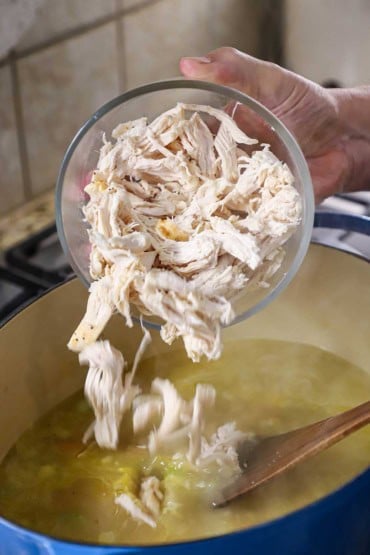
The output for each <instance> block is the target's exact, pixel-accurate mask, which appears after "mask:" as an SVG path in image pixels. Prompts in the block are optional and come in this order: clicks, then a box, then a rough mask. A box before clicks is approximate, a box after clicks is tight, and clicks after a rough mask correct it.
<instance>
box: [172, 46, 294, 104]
mask: <svg viewBox="0 0 370 555" xmlns="http://www.w3.org/2000/svg"><path fill="white" fill-rule="evenodd" d="M180 71H181V72H182V74H183V75H184V76H185V77H186V78H188V79H201V80H204V81H210V82H211V83H218V84H221V85H226V86H228V87H232V88H234V89H238V90H240V91H242V92H244V93H246V94H248V95H249V96H251V97H252V98H255V99H256V100H259V101H260V102H262V104H265V106H267V107H268V108H270V109H273V108H275V106H277V105H279V104H280V103H281V102H282V101H283V100H285V98H286V97H287V96H288V94H289V93H290V89H291V86H292V82H291V79H287V77H288V72H286V70H284V69H283V68H281V67H279V66H276V65H275V64H271V63H268V62H264V61H262V60H258V59H257V58H254V57H253V56H249V55H248V54H244V52H240V51H239V50H236V49H235V48H231V47H222V48H218V49H217V50H213V51H212V52H209V53H208V54H207V56H205V57H203V56H202V57H198V58H192V57H190V58H189V57H188V58H186V57H185V58H182V59H181V60H180Z"/></svg>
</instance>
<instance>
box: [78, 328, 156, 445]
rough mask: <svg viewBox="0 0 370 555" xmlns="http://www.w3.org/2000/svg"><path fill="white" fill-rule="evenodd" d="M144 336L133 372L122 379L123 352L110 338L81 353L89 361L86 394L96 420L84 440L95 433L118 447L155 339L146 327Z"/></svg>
mask: <svg viewBox="0 0 370 555" xmlns="http://www.w3.org/2000/svg"><path fill="white" fill-rule="evenodd" d="M143 332H144V336H143V339H142V340H141V343H140V346H139V348H138V350H137V352H136V356H135V360H134V363H133V365H132V370H131V372H128V373H126V375H125V380H124V383H123V381H122V377H123V370H124V365H125V361H124V359H123V356H122V354H121V353H120V352H119V351H118V350H117V349H115V348H114V347H112V346H111V344H110V343H109V341H97V342H95V343H92V344H90V345H88V346H87V347H85V348H84V349H83V351H82V352H81V353H80V355H79V361H80V364H87V365H89V371H88V373H87V377H86V381H85V396H86V398H87V400H88V401H89V403H90V405H91V407H92V408H93V410H94V415H95V420H94V422H93V423H92V424H91V426H90V427H89V428H88V429H87V431H86V433H85V436H84V442H86V441H88V440H89V439H90V437H91V436H93V435H94V436H95V440H96V443H97V444H98V445H99V447H105V448H106V449H116V448H117V445H118V439H119V429H120V425H121V421H122V417H123V415H124V414H125V412H127V411H129V410H130V409H131V406H132V403H133V401H134V399H135V397H137V396H138V395H139V394H140V393H141V389H140V387H138V386H137V385H134V384H133V380H134V377H135V373H136V370H137V367H138V364H139V362H140V359H141V358H142V356H143V354H144V351H145V349H146V348H147V346H148V345H149V343H150V341H151V337H150V333H149V331H148V330H146V329H145V328H143Z"/></svg>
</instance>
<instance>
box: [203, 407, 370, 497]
mask: <svg viewBox="0 0 370 555" xmlns="http://www.w3.org/2000/svg"><path fill="white" fill-rule="evenodd" d="M369 423H370V401H367V402H366V403H363V404H362V405H359V406H358V407H355V408H354V409H350V410H348V411H346V412H343V413H342V414H338V415H337V416H332V417H330V418H326V419H325V420H321V421H320V422H316V423H315V424H310V425H308V426H305V427H304V428H299V429H297V430H293V431H291V432H287V433H285V434H281V435H279V436H274V437H271V438H266V439H264V440H262V441H261V443H260V444H258V445H257V446H256V447H255V448H254V449H253V450H252V451H251V453H250V457H249V458H248V460H247V467H246V470H245V472H244V473H243V474H242V475H241V476H240V477H239V478H238V479H237V480H236V481H235V482H233V483H232V484H230V485H228V486H226V487H225V488H224V489H223V490H222V494H221V496H220V497H219V498H218V499H216V500H215V501H214V503H213V506H215V507H216V506H221V505H224V504H226V503H227V502H228V501H231V499H234V498H235V497H239V496H240V495H242V494H243V493H246V492H247V491H251V490H252V489H255V488H256V487H257V486H259V485H261V484H263V483H264V482H266V481H267V480H270V479H271V478H273V477H275V476H278V475H279V474H281V473H282V472H285V471H286V470H288V469H289V468H291V467H292V466H295V465H296V464H297V463H299V462H300V461H302V460H304V459H306V458H308V457H310V456H313V455H315V454H316V453H319V452H320V451H323V450H324V449H327V448H328V447H330V446H331V445H333V444H334V443H336V442H338V441H340V440H341V439H342V438H344V437H345V436H347V435H348V434H351V433H352V432H354V431H356V430H358V429H359V428H361V427H362V426H365V425H366V424H369Z"/></svg>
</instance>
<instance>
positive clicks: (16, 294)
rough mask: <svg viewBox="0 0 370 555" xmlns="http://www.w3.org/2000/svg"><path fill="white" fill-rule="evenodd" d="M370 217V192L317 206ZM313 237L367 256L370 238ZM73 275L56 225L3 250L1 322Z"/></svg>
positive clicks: (335, 233)
mask: <svg viewBox="0 0 370 555" xmlns="http://www.w3.org/2000/svg"><path fill="white" fill-rule="evenodd" d="M323 212H325V213H327V212H329V213H333V214H337V215H339V214H352V215H353V216H370V192H369V193H368V192H364V193H354V194H351V195H341V196H337V197H333V198H330V199H328V200H326V201H325V202H324V203H322V204H321V205H320V207H319V208H318V209H317V217H316V224H318V223H320V214H322V213H323ZM312 239H313V240H314V241H316V242H320V243H323V244H326V245H329V246H334V247H339V248H341V249H343V250H347V251H349V252H353V253H355V254H360V255H362V256H365V257H366V258H368V259H370V237H369V236H366V235H364V234H361V233H356V232H354V231H347V230H345V229H343V228H341V226H340V225H339V227H338V228H337V229H327V228H325V229H324V228H322V227H315V229H314V231H313V235H312ZM73 275H74V273H73V270H72V268H71V267H70V266H69V264H68V262H67V260H66V257H65V255H64V253H63V251H62V248H61V246H60V243H59V240H58V236H57V232H56V227H55V225H52V226H49V227H47V228H45V229H44V230H42V231H41V232H39V233H37V234H35V235H32V236H31V237H29V238H28V239H26V240H25V241H23V242H21V243H19V244H18V245H16V246H15V247H12V248H10V249H8V250H7V251H5V252H4V253H3V254H2V256H1V259H0V324H1V323H2V322H4V321H6V320H7V319H8V318H9V317H10V316H11V315H12V314H13V313H14V312H16V311H17V310H19V309H20V308H22V307H23V306H25V305H26V304H28V303H29V302H31V301H32V300H34V299H36V298H37V297H38V296H40V294H42V293H43V292H45V291H47V290H48V289H50V288H52V287H53V286H55V285H57V284H58V283H63V282H64V281H66V280H67V279H69V278H70V277H72V276H73Z"/></svg>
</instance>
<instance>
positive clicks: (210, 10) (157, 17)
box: [123, 0, 258, 88]
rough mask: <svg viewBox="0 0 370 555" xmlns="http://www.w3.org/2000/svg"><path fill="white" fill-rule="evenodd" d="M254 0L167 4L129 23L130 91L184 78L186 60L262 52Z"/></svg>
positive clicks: (146, 10)
mask: <svg viewBox="0 0 370 555" xmlns="http://www.w3.org/2000/svg"><path fill="white" fill-rule="evenodd" d="M257 13H258V10H257V8H256V3H255V2H253V0H161V1H159V2H155V3H153V5H149V6H147V7H145V8H143V9H141V10H138V11H137V12H134V13H132V14H127V15H126V16H125V17H124V19H123V26H124V27H123V29H124V30H123V35H124V41H125V55H126V58H125V64H126V75H127V86H128V87H129V88H132V87H134V86H136V85H139V84H143V83H147V82H150V81H157V80H158V79H165V78H168V77H173V76H176V75H179V70H178V61H179V58H180V57H181V56H196V55H204V54H206V53H207V52H209V51H210V50H213V49H215V48H218V47H220V46H226V45H230V46H234V47H236V48H239V49H242V50H248V51H249V52H250V53H252V54H253V53H254V52H255V51H256V46H257V40H258V38H257V35H258V30H257V27H258V21H257V16H256V14H257Z"/></svg>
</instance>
